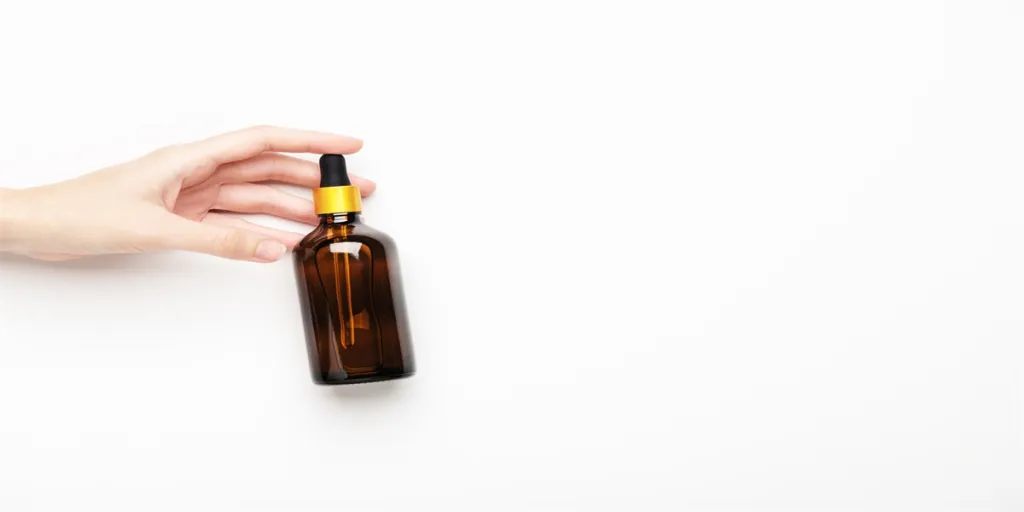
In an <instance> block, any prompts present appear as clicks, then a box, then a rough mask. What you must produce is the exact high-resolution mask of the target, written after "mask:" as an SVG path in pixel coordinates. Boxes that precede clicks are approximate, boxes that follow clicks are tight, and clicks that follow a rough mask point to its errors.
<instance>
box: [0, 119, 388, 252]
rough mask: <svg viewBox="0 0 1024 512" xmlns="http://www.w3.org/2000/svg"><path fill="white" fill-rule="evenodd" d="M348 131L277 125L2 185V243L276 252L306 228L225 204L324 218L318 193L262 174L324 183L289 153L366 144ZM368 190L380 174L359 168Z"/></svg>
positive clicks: (33, 247)
mask: <svg viewBox="0 0 1024 512" xmlns="http://www.w3.org/2000/svg"><path fill="white" fill-rule="evenodd" d="M362 145H363V143H362V141H360V140H359V139H355V138H352V137H346V136H344V135H333V134H329V133H321V132H312V131H303V130H292V129H286V128H278V127H272V126H260V127H254V128H248V129H244V130H240V131H236V132H230V133H226V134H223V135H219V136H216V137H212V138H209V139H206V140H201V141H197V142H192V143H188V144H181V145H176V146H171V147H166V148H161V149H158V150H156V151H154V152H152V153H150V154H148V155H145V156H143V157H141V158H139V159H137V160H133V161H130V162H126V163H123V164H119V165H115V166H113V167H108V168H106V169H101V170H99V171H96V172H93V173H90V174H86V175H84V176H80V177H78V178H75V179H71V180H68V181H64V182H60V183H54V184H50V185H44V186H40V187H35V188H30V189H24V190H3V189H0V250H3V251H9V252H15V253H19V254H23V255H27V256H30V257H33V258H38V259H47V260H63V259H71V258H77V257H81V256H87V255H95V254H119V253H137V252H144V251H161V250H185V251H194V252H200V253H206V254H212V255H215V256H221V257H224V258H231V259H237V260H247V261H259V262H271V261H276V260H277V259H279V258H280V257H281V255H282V254H284V252H285V251H286V250H287V249H288V248H291V247H294V246H295V244H296V243H298V242H299V240H301V239H302V235H299V234H297V233H290V232H286V231H281V230H277V229H273V228H268V227H264V226H259V225H257V224H253V223H250V222H247V221H245V220H242V219H238V218H235V217H232V216H229V215H225V214H223V213H219V212H238V213H265V214H270V215H275V216H278V217H282V218H286V219H292V220H297V221H301V222H307V223H311V224H315V223H316V222H317V217H316V215H315V214H314V213H313V203H312V202H311V201H309V200H307V199H303V198H300V197H297V196H295V195H292V194H288V193H286V192H283V191H281V190H278V189H276V188H274V187H271V186H269V185H267V184H264V183H262V182H267V181H273V182H283V183H290V184H296V185H302V186H306V187H315V186H317V185H318V184H319V180H320V173H319V169H318V167H317V164H316V163H314V162H310V161H307V160H302V159H299V158H295V157H290V156H285V155H282V154H280V153H340V154H351V153H355V152H356V151H359V149H360V148H361V147H362ZM352 182H353V184H354V185H357V186H358V187H359V190H360V192H361V193H362V195H363V196H367V195H369V194H370V193H372V192H373V190H374V188H375V187H376V186H375V185H374V184H373V182H371V181H369V180H365V179H362V178H359V177H356V176H353V177H352Z"/></svg>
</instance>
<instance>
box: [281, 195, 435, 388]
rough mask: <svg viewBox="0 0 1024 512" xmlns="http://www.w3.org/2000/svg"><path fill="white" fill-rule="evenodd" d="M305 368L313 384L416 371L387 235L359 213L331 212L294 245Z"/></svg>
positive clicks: (394, 252) (366, 379)
mask: <svg viewBox="0 0 1024 512" xmlns="http://www.w3.org/2000/svg"><path fill="white" fill-rule="evenodd" d="M294 258H295V270H296V274H297V275H296V277H297V280H298V285H299V301H300V304H301V305H302V315H303V321H304V324H305V331H306V345H307V349H308V351H309V363H310V370H311V372H312V376H313V381H314V382H316V383H317V384H353V383H360V382H373V381H379V380H389V379H396V378H401V377H408V376H410V375H412V374H413V373H415V362H414V359H413V353H412V345H411V339H410V333H409V324H408V319H407V318H406V311H405V297H404V295H403V292H402V282H401V276H400V274H399V268H398V255H397V250H396V247H395V243H394V240H392V239H391V237H389V236H388V235H386V234H384V233H382V232H380V231H377V230H376V229H373V228H371V227H369V226H367V225H365V224H362V222H361V221H360V219H359V214H357V213H348V214H333V215H324V216H322V217H321V223H320V225H319V226H317V228H316V229H314V230H313V231H312V232H311V233H310V234H308V235H306V237H305V238H304V239H303V240H302V242H300V243H299V245H298V246H297V247H296V248H295V256H294Z"/></svg>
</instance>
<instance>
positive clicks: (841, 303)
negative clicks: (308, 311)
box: [0, 0, 1024, 512]
mask: <svg viewBox="0 0 1024 512" xmlns="http://www.w3.org/2000/svg"><path fill="white" fill-rule="evenodd" d="M674 4H675V3H671V4H670V3H668V2H666V3H664V4H656V3H646V4H644V3H638V2H618V3H615V4H611V3H608V4H601V3H600V2H579V3H568V2H532V3H531V2H516V3H509V4H507V5H506V6H504V7H499V6H498V5H497V4H496V3H492V2H463V3H455V2H415V3H414V2H409V3H391V2H321V3H306V2H295V1H289V2H266V3H262V4H258V3H254V2H236V3H223V2H221V3H218V2H193V3H182V2H174V3H170V2H168V3H165V4H164V5H163V6H162V7H157V6H156V5H155V4H152V3H149V2H136V3H126V4H124V5H118V4H115V3H113V2H96V1H93V2H78V3H74V4H71V3H70V2H69V3H68V5H54V4H50V3H44V2H17V3H11V2H8V3H4V4H3V7H2V8H0V63H2V66H3V68H2V75H3V80H2V82H0V93H2V94H0V149H2V151H0V184H2V185H5V186H28V185H32V184H38V183H43V182H48V181H53V180H59V179H63V178H69V177H71V176H74V175H76V174H78V173H82V172H86V171H89V170H92V169H95V168H98V167H101V166H105V165H109V164H112V163H116V162H119V161H122V160H125V159H128V158H132V157H134V156H136V155H138V154H141V153H143V152H145V151H148V150H150V149H152V148H154V147H157V146H160V145H164V144H169V143H173V142H180V141H184V140H190V139H194V138H199V137H205V136H207V135H211V134H215V133H218V132H221V131H225V130H230V129H234V128H238V127H241V126H246V125H249V124H257V123H272V124H281V125H287V126H296V127H304V128H318V129H327V130H333V131H338V132H343V133H350V134H353V135H356V136H360V137H362V138H364V139H365V140H366V147H365V150H364V151H363V152H362V153H360V154H359V155H358V156H357V157H355V158H353V163H352V167H353V168H354V169H355V171H356V172H359V173H361V174H364V175H366V176H368V177H370V178H373V179H375V180H377V181H378V183H379V186H380V188H379V193H378V194H377V196H376V197H374V198H373V199H372V200H370V201H368V202H367V206H366V220H367V222H368V223H369V224H371V225H373V226H375V227H378V228H380V229H382V230H384V231H386V232H388V233H390V234H392V235H393V236H394V237H395V239H396V240H397V241H398V243H399V248H400V250H401V258H402V265H403V271H404V273H405V278H406V288H407V292H408V301H409V307H410V310H411V314H412V325H413V328H414V332H415V346H416V349H417V356H418V361H419V365H420V370H421V371H420V374H419V375H417V376H416V377H415V378H413V379H411V380H407V381H402V382H397V383H393V384H381V385H374V386H363V387H349V388H344V389H328V388H319V387H314V386H313V385H312V384H311V383H310V380H309V375H308V370H307V367H306V354H305V347H304V343H303V339H302V327H301V323H300V322H301V319H300V316H299V309H298V303H297V299H296V292H295V289H294V281H293V276H292V273H291V267H290V264H289V263H288V262H282V263H280V264H274V265H270V266H261V265H256V264H243V263H235V262H228V261H222V260H215V259H211V258H206V257H201V256H193V255H182V254H165V255H152V256H142V257H124V258H110V259H96V260H90V261H88V262H84V263H76V264H36V263H30V262H26V261H22V260H14V259H10V258H6V259H3V260H0V272H2V274H0V279H2V282H0V307H2V310H0V314H2V316H0V415H2V419H0V509H3V510H93V509H95V510H105V511H112V510H296V511H303V510H404V509H412V508H414V507H415V508H416V509H424V508H426V507H432V506H436V507H445V509H446V510H573V511H598V510H615V511H619V510H623V511H625V510H651V511H655V510H658V511H660V510H709V511H726V510H729V511H733V510H753V511H766V510H787V511H788V510H814V511H833V510H835V511H839V510H871V511H885V510H892V511H908V510H915V511H916V510H921V511H930V512H934V511H952V510H957V511H959V510H973V511H1010V510H1024V508H1022V507H1024V501H1022V494H1021V491H1022V486H1024V448H1022V442H1024V423H1022V421H1021V420H1022V417H1021V411H1022V401H1024V397H1022V393H1021V389H1022V378H1021V369H1022V368H1021V367H1022V364H1024V363H1022V361H1024V359H1022V356H1024V348H1022V347H1024V322H1022V312H1024V229H1022V224H1024V202H1022V201H1021V196H1022V192H1024V173H1022V171H1024V153H1022V151H1021V148H1022V147H1024V100H1022V98H1024V95H1022V94H1021V91H1024V72H1022V66H1024V65H1022V62H1024V5H1022V4H1021V3H1020V2H1009V1H1003V2H996V1H976V0H970V1H968V0H962V1H958V2H945V3H944V4H943V3H941V2H934V1H917V2H913V1H892V0H877V1H858V2H815V1H805V2H797V1H782V2H760V1H747V2H739V1H727V2H692V3H688V4H685V5H674ZM670 6H671V7H670ZM307 193H308V192H307ZM441 197H443V198H445V202H446V203H447V207H446V208H445V209H441V210H439V209H436V208H435V207H436V206H437V205H439V204H440V202H439V201H438V199H439V198H441ZM610 206H612V207H610ZM67 213H68V226H69V229H74V212H67Z"/></svg>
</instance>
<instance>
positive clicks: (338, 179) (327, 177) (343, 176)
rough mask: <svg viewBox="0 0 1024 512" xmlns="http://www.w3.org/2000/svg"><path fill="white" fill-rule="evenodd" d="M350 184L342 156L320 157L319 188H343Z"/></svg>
mask: <svg viewBox="0 0 1024 512" xmlns="http://www.w3.org/2000/svg"><path fill="white" fill-rule="evenodd" d="M351 184H352V182H351V181H349V179H348V169H347V168H346V167H345V157H344V156H342V155H323V156H321V157H320V188H323V187H344V186H348V185H351Z"/></svg>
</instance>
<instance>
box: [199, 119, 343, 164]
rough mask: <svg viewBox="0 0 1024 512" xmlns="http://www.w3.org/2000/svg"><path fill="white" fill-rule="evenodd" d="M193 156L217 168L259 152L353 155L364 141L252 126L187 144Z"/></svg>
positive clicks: (308, 131) (289, 129) (304, 131)
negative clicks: (194, 154)
mask: <svg viewBox="0 0 1024 512" xmlns="http://www.w3.org/2000/svg"><path fill="white" fill-rule="evenodd" d="M188 146H189V147H190V149H191V150H192V151H195V152H196V156H198V157H201V158H204V159H206V158H208V159H210V160H212V161H213V162H215V163H216V164H217V165H220V164H223V163H227V162H234V161H237V160H242V159H245V158H251V157H254V156H256V155H259V154H261V153H266V152H271V151H276V152H281V153H339V154H344V155H348V154H352V153H355V152H356V151H359V149H360V148H362V147H363V141H361V140H359V139H357V138H355V137H349V136H347V135H336V134H333V133H325V132H317V131H311V130H296V129H291V128H282V127H278V126H255V127H252V128H245V129H243V130H237V131H233V132H228V133H225V134H222V135H217V136H215V137H211V138H209V139H205V140H201V141H198V142H193V143H192V144H189V145H188Z"/></svg>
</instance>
